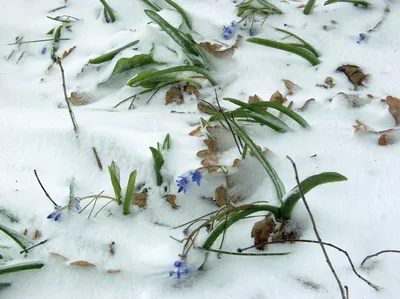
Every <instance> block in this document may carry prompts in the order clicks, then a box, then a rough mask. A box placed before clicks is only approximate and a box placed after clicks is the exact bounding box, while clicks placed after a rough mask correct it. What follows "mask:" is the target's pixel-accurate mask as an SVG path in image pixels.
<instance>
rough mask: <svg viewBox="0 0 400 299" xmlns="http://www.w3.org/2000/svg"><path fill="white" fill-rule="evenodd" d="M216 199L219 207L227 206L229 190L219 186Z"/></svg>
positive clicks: (215, 193) (215, 194)
mask: <svg viewBox="0 0 400 299" xmlns="http://www.w3.org/2000/svg"><path fill="white" fill-rule="evenodd" d="M214 200H215V203H216V204H217V206H219V207H222V206H225V205H226V204H227V203H228V192H227V190H226V188H225V187H224V186H219V187H217V189H215V192H214Z"/></svg>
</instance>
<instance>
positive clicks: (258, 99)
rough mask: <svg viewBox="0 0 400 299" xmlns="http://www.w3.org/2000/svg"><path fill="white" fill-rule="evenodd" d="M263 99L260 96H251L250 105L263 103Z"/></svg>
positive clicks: (263, 108)
mask: <svg viewBox="0 0 400 299" xmlns="http://www.w3.org/2000/svg"><path fill="white" fill-rule="evenodd" d="M261 101H262V98H260V97H259V96H258V95H256V94H255V95H254V96H249V100H248V101H247V103H248V104H251V103H256V102H261ZM260 109H262V110H267V107H260Z"/></svg>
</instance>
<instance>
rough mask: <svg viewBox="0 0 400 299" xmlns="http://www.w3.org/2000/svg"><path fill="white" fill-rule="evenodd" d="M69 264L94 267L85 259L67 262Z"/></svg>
mask: <svg viewBox="0 0 400 299" xmlns="http://www.w3.org/2000/svg"><path fill="white" fill-rule="evenodd" d="M69 265H70V266H77V267H85V268H89V267H90V268H91V267H96V265H94V264H92V263H89V262H87V261H76V262H72V263H70V264H69Z"/></svg>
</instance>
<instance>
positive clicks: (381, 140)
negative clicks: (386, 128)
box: [378, 134, 389, 146]
mask: <svg viewBox="0 0 400 299" xmlns="http://www.w3.org/2000/svg"><path fill="white" fill-rule="evenodd" d="M378 144H379V145H381V146H386V145H388V144H389V135H388V134H382V135H381V136H379V139H378Z"/></svg>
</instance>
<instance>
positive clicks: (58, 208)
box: [47, 197, 81, 221]
mask: <svg viewBox="0 0 400 299" xmlns="http://www.w3.org/2000/svg"><path fill="white" fill-rule="evenodd" d="M80 203H81V201H80V199H79V197H75V198H74V200H72V201H71V202H70V203H69V204H68V205H66V206H65V207H62V206H55V207H54V210H55V211H54V212H53V213H51V214H50V215H49V216H47V219H54V221H57V220H59V219H60V217H61V212H62V211H64V210H65V209H67V208H70V207H74V208H75V209H77V210H78V211H79V210H80V209H81V205H80Z"/></svg>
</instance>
